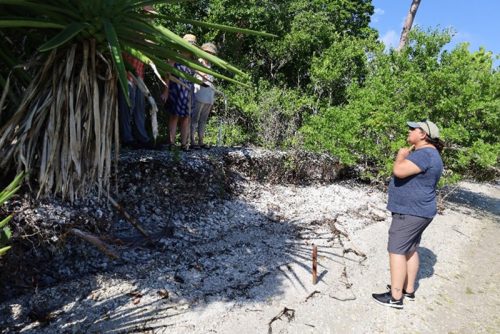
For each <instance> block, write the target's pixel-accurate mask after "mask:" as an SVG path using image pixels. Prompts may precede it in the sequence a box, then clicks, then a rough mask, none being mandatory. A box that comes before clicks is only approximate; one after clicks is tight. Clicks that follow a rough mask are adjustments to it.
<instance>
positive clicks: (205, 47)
mask: <svg viewBox="0 0 500 334" xmlns="http://www.w3.org/2000/svg"><path fill="white" fill-rule="evenodd" d="M201 49H202V50H203V51H206V52H208V53H211V54H214V55H215V54H217V47H216V46H215V44H214V43H204V44H203V45H202V46H201Z"/></svg>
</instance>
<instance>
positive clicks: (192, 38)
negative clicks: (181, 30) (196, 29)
mask: <svg viewBox="0 0 500 334" xmlns="http://www.w3.org/2000/svg"><path fill="white" fill-rule="evenodd" d="M182 39H183V40H185V41H186V42H188V43H189V44H191V45H196V36H195V35H193V34H185V35H184V37H182Z"/></svg>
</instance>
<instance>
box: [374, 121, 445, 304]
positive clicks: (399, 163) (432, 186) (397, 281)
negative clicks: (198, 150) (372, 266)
mask: <svg viewBox="0 0 500 334" xmlns="http://www.w3.org/2000/svg"><path fill="white" fill-rule="evenodd" d="M407 124H408V127H409V130H408V138H407V141H408V143H409V144H410V145H411V147H410V148H401V149H400V150H399V152H398V154H397V156H396V160H395V161H394V167H393V177H392V179H391V182H390V184H389V200H388V204H387V209H388V210H389V211H391V213H392V223H391V227H390V229H389V241H388V245H387V250H388V252H389V260H390V269H391V285H388V286H387V287H388V289H389V290H390V291H388V292H385V293H379V294H372V297H373V298H374V299H375V301H376V302H378V303H379V304H382V305H385V306H391V307H395V308H403V297H405V298H406V299H409V300H414V299H415V281H416V278H417V273H418V268H419V257H418V252H417V248H418V245H419V243H420V239H421V237H422V233H423V232H424V230H425V229H426V228H427V226H428V225H429V224H430V223H431V221H432V219H433V218H434V216H435V215H436V213H437V204H436V187H437V184H438V182H439V179H440V177H441V174H442V172H443V161H442V160H441V156H440V152H441V150H442V148H443V144H442V142H441V140H440V139H439V129H438V127H437V126H436V124H434V123H433V122H431V121H428V120H427V121H423V122H407Z"/></svg>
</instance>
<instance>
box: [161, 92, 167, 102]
mask: <svg viewBox="0 0 500 334" xmlns="http://www.w3.org/2000/svg"><path fill="white" fill-rule="evenodd" d="M160 99H161V100H162V102H163V103H165V102H167V100H168V90H164V91H163V93H162V94H161V95H160Z"/></svg>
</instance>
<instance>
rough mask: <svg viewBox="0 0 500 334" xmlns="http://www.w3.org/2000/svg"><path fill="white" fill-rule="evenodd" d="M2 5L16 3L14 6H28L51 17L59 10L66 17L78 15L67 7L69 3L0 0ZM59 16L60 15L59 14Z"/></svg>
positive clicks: (27, 7)
mask: <svg viewBox="0 0 500 334" xmlns="http://www.w3.org/2000/svg"><path fill="white" fill-rule="evenodd" d="M0 5H14V6H20V7H26V9H27V10H29V11H35V12H38V13H40V14H44V15H45V16H49V17H51V16H52V15H53V13H52V12H58V13H61V14H64V15H65V16H66V17H71V18H76V17H77V15H76V14H75V11H74V10H73V11H72V10H68V9H67V7H69V6H68V5H67V4H65V5H66V6H51V5H46V4H41V3H36V2H30V1H23V0H0ZM58 17H60V16H59V15H58Z"/></svg>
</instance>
